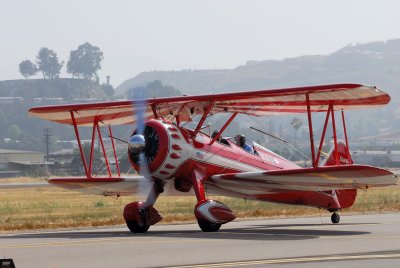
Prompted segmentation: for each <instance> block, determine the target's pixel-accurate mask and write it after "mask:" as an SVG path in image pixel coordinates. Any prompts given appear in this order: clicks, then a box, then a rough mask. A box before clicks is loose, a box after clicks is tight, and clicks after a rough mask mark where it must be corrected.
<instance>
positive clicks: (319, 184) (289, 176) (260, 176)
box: [207, 165, 397, 195]
mask: <svg viewBox="0 0 400 268" xmlns="http://www.w3.org/2000/svg"><path fill="white" fill-rule="evenodd" d="M396 182H397V176H396V175H395V174H393V173H392V172H390V171H387V170H385V169H380V168H376V167H372V166H364V165H346V166H329V167H318V168H302V169H292V170H278V171H266V172H245V173H237V174H221V175H215V176H212V177H211V179H210V180H209V181H208V182H207V185H208V186H209V187H210V190H211V191H212V192H214V193H217V192H221V193H224V192H237V193H242V194H248V195H257V194H266V193H273V192H277V191H278V192H282V191H328V190H340V189H368V188H369V187H383V186H390V185H394V184H396ZM219 190H220V191H219Z"/></svg>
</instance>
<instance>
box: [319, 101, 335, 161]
mask: <svg viewBox="0 0 400 268" xmlns="http://www.w3.org/2000/svg"><path fill="white" fill-rule="evenodd" d="M331 110H332V109H331V105H329V109H328V111H327V112H326V117H325V124H324V130H322V135H321V140H320V142H319V148H318V153H317V159H315V162H316V165H317V166H318V163H319V158H320V156H321V152H322V145H323V144H324V140H325V134H326V129H327V127H328V121H329V116H330V114H331Z"/></svg>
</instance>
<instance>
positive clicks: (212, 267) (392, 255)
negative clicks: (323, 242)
mask: <svg viewBox="0 0 400 268" xmlns="http://www.w3.org/2000/svg"><path fill="white" fill-rule="evenodd" d="M394 258H400V253H388V254H371V255H369V254H364V255H345V256H320V257H304V258H286V259H270V260H259V261H238V262H224V263H209V264H198V265H186V266H170V267H169V268H206V267H210V268H217V267H237V266H250V265H266V264H282V263H306V262H320V261H351V260H368V259H369V260H370V259H394Z"/></svg>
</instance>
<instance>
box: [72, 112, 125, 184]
mask: <svg viewBox="0 0 400 268" xmlns="http://www.w3.org/2000/svg"><path fill="white" fill-rule="evenodd" d="M70 115H71V121H72V125H73V126H74V130H75V136H76V139H77V141H78V148H79V152H80V155H81V159H82V163H83V167H84V169H85V174H86V178H88V179H93V163H94V146H95V141H96V132H97V135H98V139H99V144H100V145H99V146H101V151H102V153H103V157H104V162H105V165H106V167H107V173H108V178H110V179H112V178H113V176H112V172H111V166H110V162H109V160H108V156H107V151H106V147H105V146H104V142H103V137H102V135H101V130H100V126H99V120H98V118H97V117H94V119H93V126H92V139H91V144H90V155H89V165H88V162H87V160H86V157H85V152H84V150H83V146H82V142H81V138H80V135H79V129H78V124H77V122H76V119H75V115H74V111H70ZM108 130H109V137H110V139H111V145H112V148H113V153H114V158H115V164H116V169H117V173H118V177H120V176H121V172H120V168H119V165H118V157H117V153H116V150H115V144H114V139H113V135H112V130H111V126H110V125H109V126H108ZM114 179H115V178H114Z"/></svg>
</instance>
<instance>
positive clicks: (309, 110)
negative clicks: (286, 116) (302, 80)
mask: <svg viewBox="0 0 400 268" xmlns="http://www.w3.org/2000/svg"><path fill="white" fill-rule="evenodd" d="M306 102H307V115H308V129H309V130H310V146H311V158H312V165H313V167H314V168H316V167H317V165H318V163H316V162H315V149H314V134H313V126H312V118H311V108H310V95H309V93H306Z"/></svg>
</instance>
